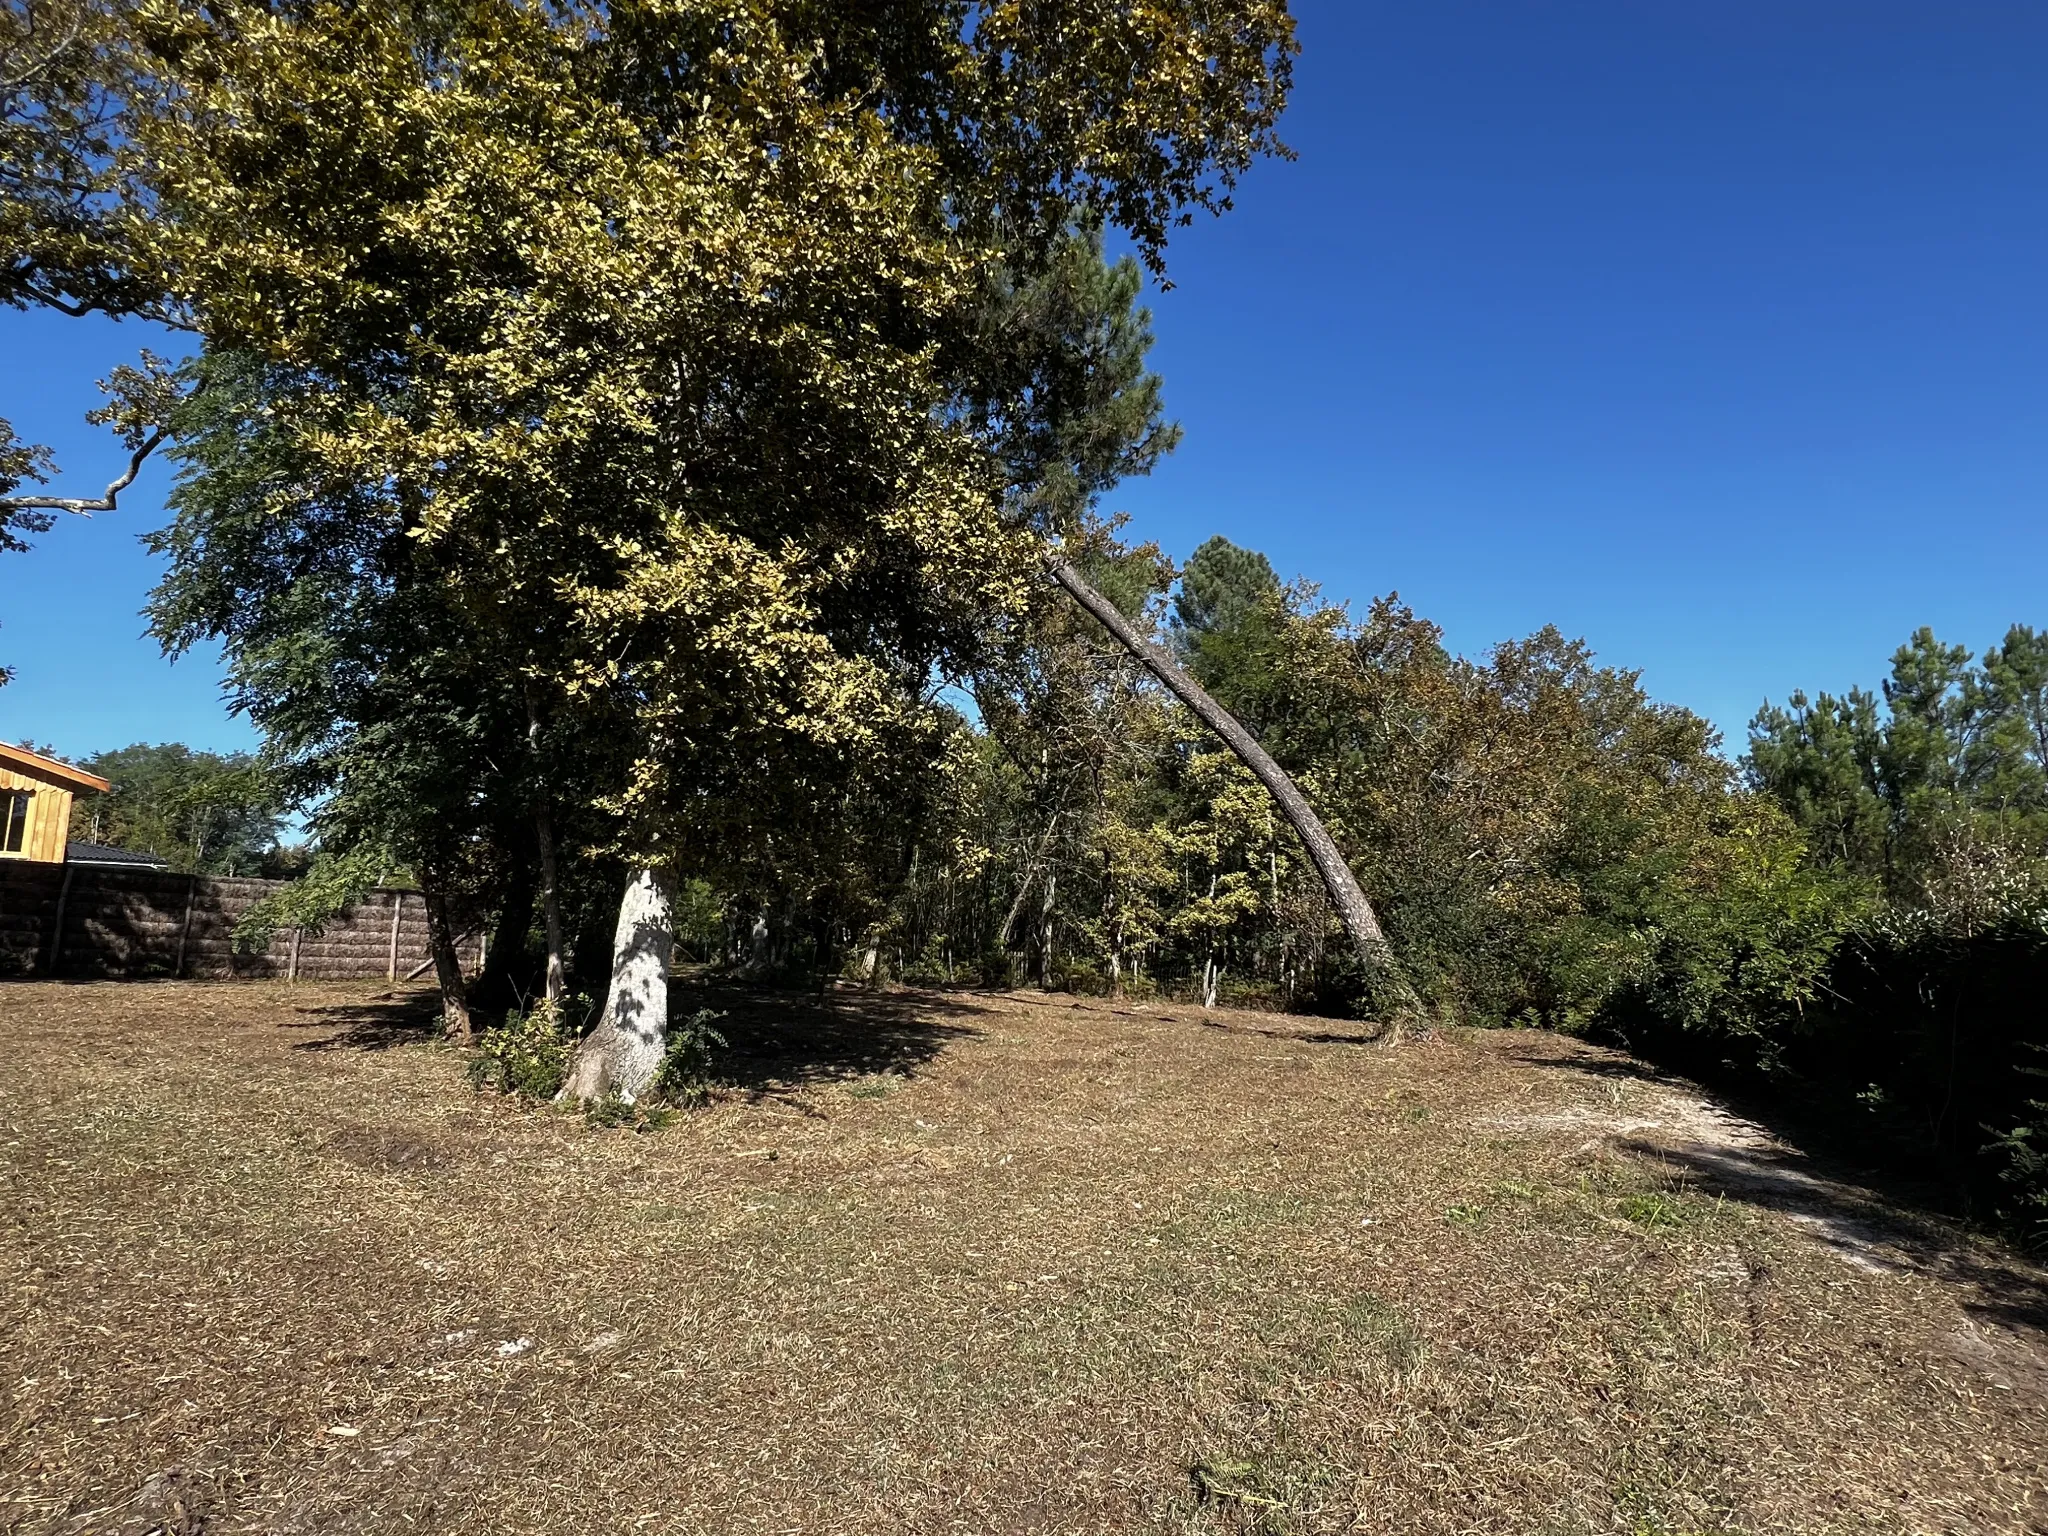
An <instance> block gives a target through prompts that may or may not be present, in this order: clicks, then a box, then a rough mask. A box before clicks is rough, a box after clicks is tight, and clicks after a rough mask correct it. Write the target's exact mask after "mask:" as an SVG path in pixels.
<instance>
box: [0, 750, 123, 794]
mask: <svg viewBox="0 0 2048 1536" xmlns="http://www.w3.org/2000/svg"><path fill="white" fill-rule="evenodd" d="M0 766H5V767H8V768H12V769H13V770H14V771H15V772H17V773H27V774H34V775H35V776H37V777H39V778H45V779H55V780H57V781H58V782H59V783H62V784H69V785H71V786H72V787H73V788H76V789H97V790H99V791H100V792H102V793H105V792H106V791H107V790H110V789H112V788H113V787H114V786H113V784H112V782H111V781H109V780H107V779H103V778H101V777H100V776H99V775H98V774H96V773H87V772H86V771H85V770H84V769H83V768H74V767H72V766H71V765H70V764H69V763H66V762H60V761H59V760H58V759H56V758H54V757H45V756H43V754H42V753H40V752H31V751H30V750H29V749H28V748H27V747H16V746H10V745H8V744H7V743H6V742H4V741H0Z"/></svg>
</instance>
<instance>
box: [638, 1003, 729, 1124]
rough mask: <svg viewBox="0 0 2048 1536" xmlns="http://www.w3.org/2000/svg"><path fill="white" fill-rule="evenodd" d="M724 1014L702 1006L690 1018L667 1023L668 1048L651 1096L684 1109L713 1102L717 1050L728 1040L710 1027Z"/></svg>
mask: <svg viewBox="0 0 2048 1536" xmlns="http://www.w3.org/2000/svg"><path fill="white" fill-rule="evenodd" d="M724 1017H725V1015H724V1014H722V1013H719V1012H717V1011H715V1010H713V1009H710V1008H699V1009H698V1010H697V1011H696V1012H695V1013H693V1014H691V1015H690V1016H689V1017H688V1018H687V1019H684V1020H681V1021H680V1022H675V1023H671V1024H670V1025H669V1027H668V1051H667V1053H666V1054H665V1055H663V1057H662V1058H661V1066H660V1068H659V1069H658V1070H657V1071H656V1072H655V1074H654V1090H653V1092H652V1093H651V1094H649V1097H650V1098H652V1099H656V1100H659V1101H660V1102H661V1103H664V1104H674V1105H676V1106H678V1107H679V1108H683V1109H696V1108H699V1107H701V1106H702V1105H704V1104H707V1103H709V1102H710V1099H711V1090H712V1089H713V1088H714V1087H716V1086H717V1083H718V1079H717V1076H716V1073H715V1068H716V1066H717V1060H718V1052H719V1051H721V1050H723V1049H724V1048H725V1047H726V1045H727V1044H728V1042H727V1040H726V1038H725V1036H723V1035H721V1034H720V1033H719V1032H718V1031H717V1030H715V1029H713V1028H712V1027H711V1025H712V1023H713V1021H715V1020H718V1019H722V1018H724Z"/></svg>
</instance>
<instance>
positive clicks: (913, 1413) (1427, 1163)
mask: <svg viewBox="0 0 2048 1536" xmlns="http://www.w3.org/2000/svg"><path fill="white" fill-rule="evenodd" d="M380 993H381V989H367V988H360V987H358V988H348V987H340V986H328V987H320V986H310V985H302V986H299V987H294V988H287V987H283V986H273V985H263V984H245V985H241V986H208V985H197V984H194V985H177V984H162V985H75V986H67V985H61V984H48V985H36V984H16V985H8V986H5V987H0V1044H4V1051H5V1059H6V1070H5V1071H4V1073H0V1178H4V1187H0V1231H4V1238H0V1281H4V1283H0V1376H4V1383H0V1389H4V1394H5V1400H4V1405H0V1415H4V1417H0V1523H4V1525H5V1527H6V1529H8V1530H10V1531H17V1532H35V1533H55V1532H123V1533H138V1536H139V1533H142V1532H151V1531H153V1532H160V1533H165V1536H195V1533H199V1532H205V1533H208V1536H217V1533H241V1532H274V1533H280V1536H283V1533H306V1536H312V1533H327V1532H334V1533H341V1532H349V1533H385V1532H412V1531H418V1532H458V1531H459V1532H477V1533H485V1532H489V1533H512V1532H550V1533H555V1532H560V1533H586V1532H589V1533H596V1532H620V1533H636V1532H637V1533H647V1536H657V1533H667V1532H707V1533H709V1532H718V1533H728V1532H764V1533H765V1532H805V1533H809V1532H849V1533H852V1532H862V1533H867V1532H873V1533H883V1532H889V1533H894V1532H1012V1531H1046V1532H1104V1533H1107V1532H1213V1533H1226V1532H1272V1533H1278V1532H1297V1533H1315V1532H1349V1531H1361V1532H1363V1531H1370V1532H1399V1533H1435V1532H1442V1533H1457V1532H1517V1533H1525V1532H1539V1533H1540V1532H1549V1533H1559V1536H1562V1533H1568V1532H1583V1533H1593V1532H1600V1533H1606V1532H1619V1533H1628V1536H1638V1533H1676V1532H1691V1533H1709V1532H1736V1531H1741V1532H1809V1531H1811V1532H1850V1531H1856V1532H1865V1531H1882V1532H1994V1531H1998V1532H2005V1531H2010V1532H2025V1531H2042V1530H2048V1470H2044V1458H2043V1452H2044V1450H2048V1351H2044V1349H2043V1347H2042V1343H2041V1334H2040V1331H2039V1330H2040V1328H2041V1325H2042V1324H2043V1321H2044V1317H2048V1312H2044V1296H2048V1292H2044V1290H2043V1288H2042V1285H2041V1280H2040V1277H2039V1276H2038V1275H2037V1274H2035V1273H2034V1272H2033V1271H2031V1270H2029V1269H2028V1268H2027V1267H2026V1266H2024V1265H2023V1264H2021V1263H2019V1262H2018V1261H2016V1260H2015V1259H2013V1258H2012V1257H2011V1256H2010V1255H2009V1254H2006V1253H2004V1252H2003V1251H2002V1250H2000V1249H1998V1248H1996V1247H1993V1246H1990V1245H1987V1244H1984V1243H1981V1242H1976V1241H1971V1240H1965V1239H1964V1238H1962V1237H1960V1236H1958V1235H1956V1234H1954V1233H1951V1232H1947V1231H1945V1230H1943V1229H1941V1228H1939V1227H1938V1226H1935V1225H1933V1224H1930V1223H1929V1222H1927V1221H1925V1220H1923V1219H1916V1218H1912V1217H1909V1216H1906V1215H1902V1214H1900V1213H1898V1212H1896V1211H1892V1210H1890V1209H1888V1208H1886V1207H1885V1206H1884V1205H1883V1204H1882V1203H1881V1202H1879V1201H1877V1200H1876V1199H1875V1197H1872V1196H1867V1195H1865V1194H1863V1193H1862V1192H1860V1191H1858V1190H1857V1189H1855V1188H1854V1187H1853V1186H1845V1185H1842V1184H1838V1183H1836V1182H1833V1181H1832V1180H1831V1179H1830V1178H1829V1177H1828V1175H1827V1173H1826V1171H1825V1170H1819V1169H1815V1168H1813V1167H1811V1166H1809V1165H1808V1164H1807V1163H1806V1162H1805V1161H1804V1160H1803V1159H1802V1158H1801V1157H1800V1156H1799V1155H1798V1154H1797V1153H1795V1152H1793V1151H1792V1150H1790V1149H1788V1148H1785V1147H1782V1146H1780V1145H1778V1144H1776V1143H1774V1142H1772V1141H1771V1140H1770V1139H1769V1138H1768V1137H1766V1136H1765V1135H1763V1134H1762V1133H1761V1132H1759V1131H1758V1130H1756V1129H1755V1128H1754V1127H1751V1126H1748V1125H1745V1124H1744V1123H1742V1122H1740V1121H1738V1120H1735V1119H1733V1118H1732V1117H1730V1116H1728V1115H1726V1114H1724V1113H1721V1112H1719V1111H1717V1110H1716V1109H1714V1108H1713V1107H1712V1106H1711V1105H1709V1104H1707V1103H1706V1102H1704V1101H1703V1100H1702V1099H1701V1098H1700V1096H1699V1095H1697V1094H1696V1093H1694V1092H1693V1091H1691V1090H1689V1089H1688V1088H1686V1087H1685V1085H1683V1084H1679V1083H1674V1082H1671V1081H1667V1080H1664V1079H1662V1078H1660V1077H1658V1076H1657V1075H1656V1074H1655V1073H1652V1072H1650V1071H1648V1070H1647V1069H1643V1068H1640V1067H1638V1066H1636V1065H1635V1064H1633V1063H1631V1062H1630V1061H1628V1060H1627V1059H1625V1058H1621V1057H1616V1056H1612V1055H1609V1054H1605V1053H1601V1052H1597V1051H1594V1050H1590V1049H1588V1048H1585V1047H1583V1046H1580V1045H1577V1044H1574V1043H1572V1042H1569V1041H1563V1040H1558V1039H1554V1038H1550V1037H1546V1036H1542V1035H1537V1034H1522V1033H1515V1034H1491V1035H1485V1034H1472V1035H1469V1036H1459V1037H1457V1038H1453V1039H1447V1040H1432V1041H1411V1042H1408V1043H1405V1044H1401V1045H1399V1046H1396V1047H1391V1048H1390V1047H1388V1046H1386V1045H1383V1044H1379V1043H1375V1042H1373V1041H1370V1040H1368V1039H1365V1038H1363V1036H1362V1034H1361V1031H1360V1030H1359V1028H1358V1027H1356V1026H1351V1025H1342V1024H1329V1023H1322V1022H1319V1021H1314V1020H1304V1019H1299V1018H1281V1017H1272V1016H1264V1015H1257V1014H1243V1013H1239V1014H1217V1015H1213V1016H1209V1017H1205V1016H1203V1015H1202V1014H1201V1013H1200V1012H1199V1011H1198V1010H1190V1009H1187V1008H1184V1007H1175V1006H1172V1005H1159V1006H1155V1007H1152V1008H1149V1009H1139V1008H1132V1007H1121V1006H1118V1007H1112V1006H1111V1005H1109V1004H1107V1003H1101V1002H1093V1001H1089V1002H1076V1001H1075V1000H1073V999H1069V998H1065V997H1041V996H1038V995H1032V994H1009V995H1000V996H989V995H982V994H952V995H934V994H913V993H894V994H885V995H880V996H848V995H841V996H840V997H838V998H836V999H835V1000H834V1001H833V1002H831V1003H830V1004H829V1005H820V1004H817V1003H815V1002H810V1001H806V1000H803V999H795V998H776V997H751V998H739V997H721V998H719V999H716V1003H717V1006H720V1007H724V1008H727V1009H729V1010H730V1011H731V1016H730V1018H729V1019H728V1020H727V1021H726V1024H725V1025H724V1026H723V1027H724V1028H725V1029H726V1032H727V1034H728V1035H729V1036H730V1037H731V1038H732V1041H733V1046H734V1051H733V1056H732V1062H731V1073H732V1078H733V1083H734V1086H733V1087H732V1088H731V1090H730V1091H729V1092H727V1093H726V1094H724V1095H723V1096H722V1097H721V1098H720V1100H719V1101H718V1102H716V1103H714V1104H713V1105H712V1106H711V1107H710V1108H708V1109H705V1110H702V1111H699V1112H695V1113H691V1114H688V1115H684V1116H682V1117H680V1118H679V1119H678V1120H677V1121H676V1123H675V1124H673V1125H672V1126H670V1127H669V1128H667V1129H665V1130H661V1131H657V1132H651V1133H635V1132H632V1131H628V1130H616V1129H614V1130H599V1129H593V1128H591V1127H589V1126H587V1125H586V1124H585V1123H584V1122H583V1120H582V1119H581V1118H580V1117H578V1116H575V1115H572V1114H563V1113H555V1112H551V1111H548V1110H542V1109H533V1108H527V1107H522V1106H521V1105H520V1104H519V1103H517V1102H516V1101H513V1100H510V1099H505V1098H499V1097H496V1096H491V1095H486V1094H483V1093H479V1092H478V1091H476V1090H475V1089H473V1088H471V1087H470V1086H469V1084H468V1082H467V1079H466V1076H465V1071H464V1058H463V1056H462V1055H461V1054H460V1053H459V1052H456V1051H454V1050H451V1049H448V1048H446V1047H443V1046H440V1045H438V1044H435V1043H433V1042H432V1041H431V1039H430V1038H429V1037H428V1035H427V1034H426V1032H425V1030H424V1026H423V1022H422V1021H423V1014H422V1011H421V1010H420V1009H419V1007H418V1006H417V1002H418V1000H417V999H415V998H407V997H402V996H401V997H392V996H390V995H388V994H385V995H380Z"/></svg>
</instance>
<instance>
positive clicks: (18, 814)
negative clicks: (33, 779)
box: [0, 789, 35, 853]
mask: <svg viewBox="0 0 2048 1536" xmlns="http://www.w3.org/2000/svg"><path fill="white" fill-rule="evenodd" d="M33 793H35V791H33V790H28V789H0V853H19V852H21V845H22V844H23V843H25V842H27V841H28V797H29V796H30V795H32V794H33Z"/></svg>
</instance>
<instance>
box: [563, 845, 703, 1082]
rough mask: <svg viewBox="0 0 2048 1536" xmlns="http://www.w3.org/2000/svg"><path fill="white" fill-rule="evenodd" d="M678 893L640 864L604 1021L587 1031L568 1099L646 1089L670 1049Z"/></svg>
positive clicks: (623, 910) (623, 919) (622, 911)
mask: <svg viewBox="0 0 2048 1536" xmlns="http://www.w3.org/2000/svg"><path fill="white" fill-rule="evenodd" d="M675 943H676V926H675V894H674V891H673V889H672V888H671V883H670V881H669V878H668V877H667V875H666V874H664V873H662V872H660V871H657V870H652V869H640V870H636V871H634V874H633V878H632V879H631V880H630V881H629V882H627V885H626V894H625V896H624V897H623V898H622V899H621V900H620V902H619V927H618V932H617V934H616V935H615V936H614V938H613V940H612V979H611V987H610V989H609V990H608V991H607V992H606V994H605V1000H604V1013H603V1014H602V1016H600V1017H599V1019H598V1021H597V1028H595V1029H593V1030H592V1031H591V1032H590V1033H589V1034H588V1035H586V1036H584V1039H583V1044H582V1045H581V1046H580V1047H579V1048H578V1049H577V1052H576V1061H575V1064H574V1065H573V1066H572V1067H571V1068H570V1069H569V1079H568V1081H567V1082H566V1083H564V1084H563V1085H562V1092H561V1094H560V1097H562V1098H564V1099H584V1100H588V1099H601V1098H604V1097H605V1096H606V1095H608V1094H617V1095H618V1096H619V1097H620V1098H622V1099H624V1100H626V1101H627V1102H628V1103H631V1102H633V1101H634V1100H636V1099H640V1098H643V1097H645V1096H646V1094H647V1091H648V1090H649V1089H650V1088H652V1087H653V1086H654V1076H655V1073H657V1072H658V1071H660V1070H661V1058H662V1055H663V1053H664V1052H665V1051H666V1050H667V1048H668V967H669V961H670V959H671V958H673V956H674V954H675Z"/></svg>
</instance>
